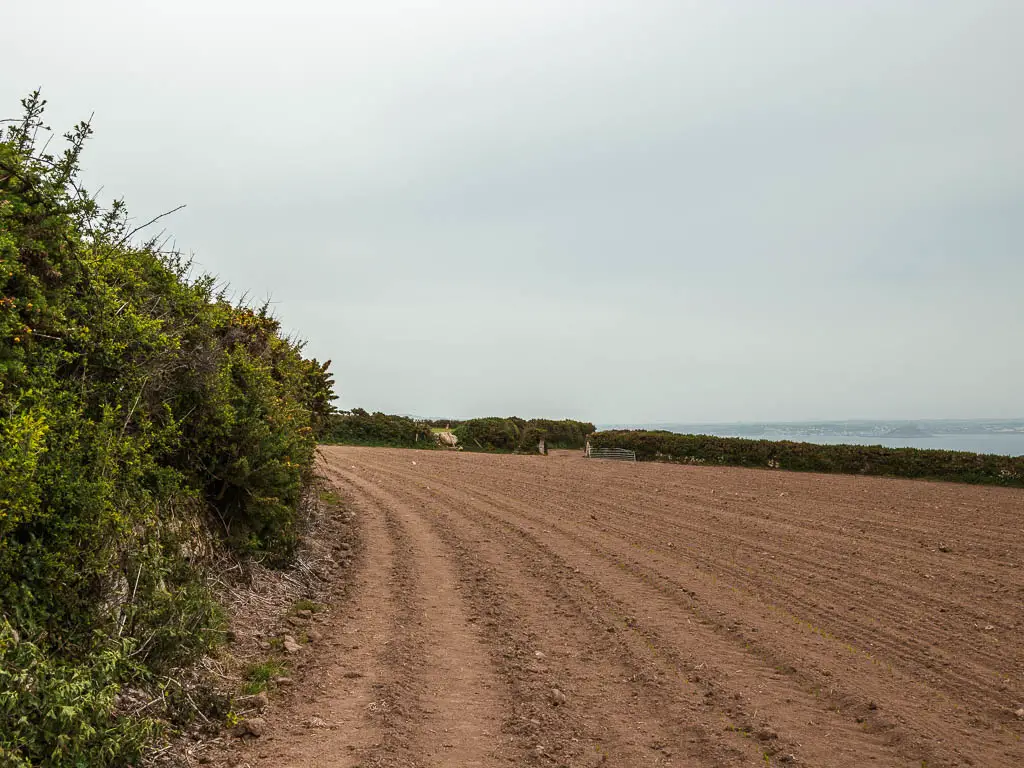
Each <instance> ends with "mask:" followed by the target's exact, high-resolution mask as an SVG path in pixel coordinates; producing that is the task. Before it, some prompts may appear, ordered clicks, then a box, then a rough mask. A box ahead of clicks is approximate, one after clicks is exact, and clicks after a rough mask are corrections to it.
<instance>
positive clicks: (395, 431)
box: [323, 408, 437, 448]
mask: <svg viewBox="0 0 1024 768" xmlns="http://www.w3.org/2000/svg"><path fill="white" fill-rule="evenodd" d="M323 441H324V442H325V443H338V444H341V445H371V446H379V447H382V446H390V447H394V448H433V447H435V446H436V444H437V441H436V440H435V439H434V436H433V434H431V431H430V427H429V426H428V424H427V423H426V422H418V421H413V420H412V419H410V418H408V417H407V416H393V415H391V414H387V413H381V412H380V411H377V412H376V413H368V412H367V411H365V410H363V409H362V408H353V409H352V410H351V411H341V412H339V413H336V414H334V415H332V416H331V417H330V418H329V420H328V421H327V425H326V428H325V429H324V434H323Z"/></svg>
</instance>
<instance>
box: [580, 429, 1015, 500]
mask: <svg viewBox="0 0 1024 768" xmlns="http://www.w3.org/2000/svg"><path fill="white" fill-rule="evenodd" d="M590 443H591V446H593V447H594V448H628V449H631V450H634V451H636V457H637V459H638V460H639V461H671V462H678V463H686V464H696V463H699V464H720V465H728V466H738V467H771V468H777V469H788V470H793V471H798V472H831V473H837V474H848V475H881V476H885V477H908V478H924V479H930V480H948V481H951V482H958V483H978V484H985V485H1008V486H1018V487H1024V457H1010V456H995V455H991V454H979V453H966V452H963V451H941V450H933V449H919V448H886V447H883V446H881V445H818V444H817V443H796V442H791V441H788V440H780V441H773V440H748V439H746V438H740V437H714V436H712V435H682V434H677V433H675V432H666V431H663V430H654V431H645V430H609V431H607V432H597V433H595V434H594V435H592V436H591V438H590Z"/></svg>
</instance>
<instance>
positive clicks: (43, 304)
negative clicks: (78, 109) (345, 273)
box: [0, 93, 333, 766]
mask: <svg viewBox="0 0 1024 768" xmlns="http://www.w3.org/2000/svg"><path fill="white" fill-rule="evenodd" d="M22 104H23V107H24V110H25V114H24V118H23V119H22V120H21V121H19V122H15V123H13V124H12V125H11V126H10V127H9V128H8V129H7V132H6V134H5V135H3V136H2V137H0V713H2V716H0V763H2V762H3V761H4V760H7V761H8V762H12V761H13V762H14V764H16V765H18V764H25V765H37V764H38V765H90V766H93V765H123V764H125V763H126V762H128V761H129V760H130V759H133V758H132V756H133V755H138V754H140V753H141V751H142V750H143V748H144V745H145V743H147V742H148V741H149V740H150V739H151V738H152V737H153V736H154V735H155V734H156V733H157V731H156V729H155V727H154V726H153V725H152V724H151V723H150V722H149V721H148V720H146V719H145V718H143V717H142V716H141V715H137V714H133V713H131V712H121V711H120V710H119V709H118V707H117V705H116V700H117V693H118V690H119V688H120V687H121V686H123V685H137V684H139V685H141V684H145V683H146V682H147V681H149V680H152V679H154V676H155V675H157V674H164V673H166V672H167V671H169V670H172V669H174V668H177V667H181V666H184V665H187V664H188V663H190V662H191V661H193V660H195V659H196V658H198V657H199V656H201V655H202V654H204V653H206V652H208V651H209V650H210V649H211V648H212V647H213V646H214V645H215V644H216V642H217V639H218V637H220V636H221V635H222V629H223V615H222V611H221V610H220V608H219V606H217V605H216V604H215V602H214V600H213V598H212V596H211V593H210V591H209V590H208V588H207V587H206V584H207V574H206V568H207V566H208V565H209V563H210V562H211V556H212V554H213V553H214V551H215V550H216V549H217V548H219V547H225V546H226V547H233V548H235V549H236V551H238V552H240V553H243V554H253V555H256V556H258V557H260V559H261V560H263V561H265V562H267V563H270V564H284V563H286V562H287V561H288V559H289V558H290V557H291V555H292V552H293V550H294V547H295V543H296V540H297V537H298V534H299V523H300V520H299V512H300V507H301V503H302V499H303V496H304V494H305V493H306V488H307V485H308V483H309V481H310V479H311V477H312V473H313V461H314V453H315V449H316V442H317V436H318V434H319V433H320V432H321V431H322V430H323V428H324V426H325V424H326V423H327V421H328V419H329V418H330V415H331V413H332V411H333V409H332V407H331V400H332V399H333V393H332V391H331V389H332V382H331V376H330V374H329V373H328V365H329V364H328V363H320V362H318V361H316V360H308V359H305V358H304V357H303V355H302V345H301V344H299V343H297V342H295V341H294V340H291V339H288V338H286V337H285V336H284V334H283V333H282V331H281V327H280V324H279V323H278V322H277V320H276V319H274V318H273V317H271V316H270V314H269V313H268V311H267V307H266V306H263V307H256V308H253V307H247V306H237V305H235V304H233V303H231V302H229V301H228V300H227V298H226V295H225V294H224V292H223V291H217V290H216V288H215V283H214V280H213V279H212V278H210V277H206V276H196V275H193V274H192V273H191V269H190V264H189V263H188V261H187V260H185V259H183V258H181V256H180V255H179V254H177V253H174V252H166V251H163V250H161V248H160V247H159V246H158V244H157V243H156V242H155V241H149V242H143V243H141V244H137V243H134V242H133V236H134V235H135V234H136V232H135V230H133V228H132V227H131V225H130V224H129V219H128V215H127V212H126V208H125V206H124V204H123V203H121V202H120V201H116V202H115V203H113V204H112V205H111V206H110V207H109V208H107V209H104V208H101V207H100V206H99V205H98V204H97V203H96V201H95V200H94V198H93V197H91V196H90V195H89V194H88V193H87V192H86V191H85V190H84V189H82V187H81V184H80V180H79V176H78V165H79V158H80V155H81V152H82V150H83V147H84V145H85V143H86V141H87V139H88V138H89V136H90V134H91V127H90V126H89V125H88V124H87V123H82V124H79V125H78V126H76V127H75V128H74V129H73V130H72V131H71V132H69V133H68V134H67V135H66V137H65V138H66V140H67V147H66V149H65V150H64V151H63V152H62V153H60V154H58V155H51V154H46V151H45V146H44V147H43V148H42V149H40V148H39V146H37V143H36V136H37V134H39V133H41V132H42V133H45V129H44V127H43V125H42V114H43V108H44V105H45V102H44V101H43V100H42V99H41V98H40V96H39V94H38V93H34V94H32V95H31V96H29V97H28V98H27V99H25V100H24V101H23V102H22ZM129 660H130V661H131V663H130V664H129V663H128V661H129ZM19 760H20V761H21V763H19V762H18V761H19Z"/></svg>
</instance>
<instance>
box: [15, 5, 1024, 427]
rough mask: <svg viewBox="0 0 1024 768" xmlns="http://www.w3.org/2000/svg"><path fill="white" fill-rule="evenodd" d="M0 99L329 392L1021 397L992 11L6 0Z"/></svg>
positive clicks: (677, 399)
mask: <svg viewBox="0 0 1024 768" xmlns="http://www.w3.org/2000/svg"><path fill="white" fill-rule="evenodd" d="M3 17H4V25H5V30H4V34H3V37H4V47H5V51H4V60H5V62H6V63H5V65H4V68H3V73H2V74H0V112H3V113H4V116H14V115H16V114H17V112H18V109H19V106H18V99H19V98H20V97H21V96H23V95H25V93H27V92H28V91H30V90H31V89H32V88H34V87H36V86H42V87H43V89H44V96H45V97H46V98H47V99H48V100H49V102H50V108H49V122H50V124H51V125H52V126H53V127H54V128H55V129H60V130H61V131H63V130H64V129H66V128H67V127H69V126H70V125H71V124H72V123H74V122H76V121H77V120H79V119H81V118H83V117H87V116H88V115H89V114H90V113H92V112H95V120H94V127H95V129H96V136H95V138H94V140H93V141H92V143H91V145H90V147H89V150H88V154H87V156H86V158H85V163H84V164H85V166H86V179H87V182H88V184H89V185H90V186H91V187H93V188H95V187H97V186H99V185H103V186H104V190H105V192H104V194H105V195H108V196H118V197H124V198H125V200H126V201H127V203H128V205H129V208H130V210H131V211H132V212H133V214H134V215H135V217H136V218H137V219H138V220H139V221H140V222H141V221H144V220H146V219H148V218H150V217H152V216H153V215H155V214H157V213H160V212H162V211H165V210H168V209H170V208H173V207H175V206H177V205H179V204H181V203H186V204H187V208H186V209H185V210H183V211H181V212H179V213H177V214H175V215H174V216H173V217H171V218H169V219H168V220H167V221H166V222H162V223H166V226H167V228H168V232H170V233H173V234H174V236H175V238H176V242H177V244H178V246H179V247H180V248H182V249H183V250H186V251H190V252H193V253H194V254H195V256H196V259H197V261H198V263H199V264H200V266H201V267H202V268H203V269H204V270H207V271H210V272H213V273H216V274H217V275H219V276H220V277H221V278H222V279H223V280H224V281H226V282H228V283H230V284H231V285H232V286H233V287H234V288H235V289H236V290H237V291H239V292H248V294H249V295H251V296H254V297H256V298H266V297H269V298H271V299H272V300H273V301H274V302H275V307H276V310H277V313H278V315H279V316H280V317H281V319H282V321H283V322H284V324H285V326H286V327H287V328H289V329H291V330H294V331H295V332H296V333H297V334H299V335H301V336H303V337H305V338H307V339H308V342H309V343H308V347H307V349H308V351H309V352H310V353H311V354H313V355H315V356H317V357H319V358H321V359H323V358H331V359H332V360H333V361H334V364H333V368H334V371H335V375H336V379H337V382H338V391H339V394H340V395H341V400H340V404H341V405H342V406H343V407H352V406H357V405H358V406H363V407H366V408H368V409H372V410H378V409H379V410H385V411H392V412H401V413H413V414H419V415H437V416H455V417H464V416H475V415H491V414H494V415H510V414H518V415H522V416H527V417H529V416H552V417H561V416H572V417H579V418H585V419H589V420H593V421H596V422H606V423H607V422H644V421H661V422H666V421H736V420H791V419H818V418H836V419H841V418H854V417H868V418H870V417H876V418H901V417H903V418H928V417H936V418H940V417H972V416H993V417H1000V416H1001V417H1017V416H1024V102H1022V100H1021V94H1022V93H1024V46H1022V45H1021V43H1020V32H1021V29H1024V2H1020V1H1019V0H1008V2H986V1H984V0H918V1H917V2H899V1H894V0H877V1H876V2H868V1H859V2H853V1H852V0H851V1H850V2H840V0H832V1H828V0H820V1H818V2H811V1H810V0H806V1H805V2H771V3H769V2H763V1H762V0H747V1H741V0H733V1H731V2H727V1H725V0H715V1H714V2H712V1H711V0H708V1H707V2H684V1H682V0H675V1H674V2H662V1H661V0H614V1H613V0H581V1H579V2H568V1H562V2H559V1H558V0H532V1H528V0H515V1H513V0H508V1H507V2H485V1H481V0H447V1H446V2H397V1H395V0H372V1H370V0H360V1H359V2H355V1H352V0H331V1H328V0H322V1H314V0H289V1H288V2H282V1H281V0H276V1H275V2H263V1H262V0H261V1H259V2H253V1H252V0H247V1H246V2H241V1H240V0H239V1H237V2H225V1H224V0H202V2H197V1H196V0H175V1H174V2H167V1H166V0H163V1H162V2H149V1H143V0H120V1H115V0H92V1H91V2H89V3H84V2H79V1H77V0H75V1H72V0H64V1H57V0H33V1H32V2H22V3H17V4H15V5H13V6H12V7H10V8H6V9H5V10H4V14H3Z"/></svg>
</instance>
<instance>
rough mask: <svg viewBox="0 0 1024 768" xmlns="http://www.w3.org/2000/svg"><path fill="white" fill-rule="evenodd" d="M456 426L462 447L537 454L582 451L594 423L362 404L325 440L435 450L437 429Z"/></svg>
mask: <svg viewBox="0 0 1024 768" xmlns="http://www.w3.org/2000/svg"><path fill="white" fill-rule="evenodd" d="M449 426H450V427H451V431H452V433H453V434H454V435H455V437H456V438H457V439H458V441H459V446H460V447H461V448H463V449H464V450H467V451H487V452H492V453H536V452H537V448H538V445H539V444H540V443H541V441H542V440H543V441H544V446H545V449H551V448H556V449H557V448H576V449H582V448H583V447H584V445H585V444H586V440H587V435H589V434H591V433H593V431H594V425H593V424H591V423H589V422H583V421H574V420H572V419H561V420H553V419H521V418H519V417H517V416H509V417H488V418H480V419H464V420H456V419H427V420H423V421H417V420H414V419H411V418H409V417H406V416H395V415H391V414H386V413H380V412H377V413H369V412H367V411H365V410H363V409H362V408H353V409H352V410H351V411H341V412H338V413H336V414H334V415H332V416H331V417H330V418H329V420H328V424H327V427H326V429H325V430H324V434H323V441H324V442H327V443H338V444H344V445H369V446H391V447H395V448H434V447H436V446H437V439H436V437H435V435H434V434H433V433H432V431H431V428H432V427H433V428H435V429H436V428H444V427H449Z"/></svg>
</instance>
